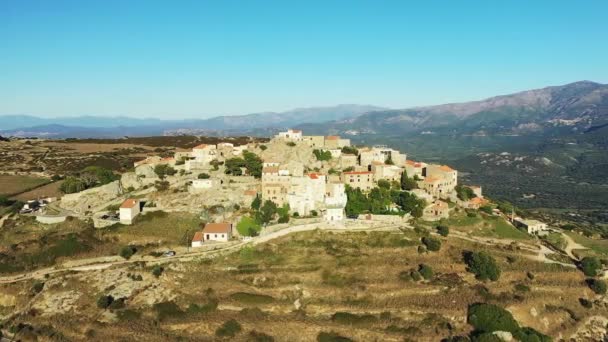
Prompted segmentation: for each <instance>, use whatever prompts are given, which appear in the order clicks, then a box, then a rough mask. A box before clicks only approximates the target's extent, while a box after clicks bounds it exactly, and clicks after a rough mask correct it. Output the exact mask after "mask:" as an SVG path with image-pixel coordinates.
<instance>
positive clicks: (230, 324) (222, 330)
mask: <svg viewBox="0 0 608 342" xmlns="http://www.w3.org/2000/svg"><path fill="white" fill-rule="evenodd" d="M241 330H242V328H241V325H240V324H239V322H237V321H236V320H234V319H231V320H229V321H226V322H224V324H222V326H221V327H219V328H217V330H216V331H215V336H217V337H234V336H236V334H238V333H239V332H241Z"/></svg>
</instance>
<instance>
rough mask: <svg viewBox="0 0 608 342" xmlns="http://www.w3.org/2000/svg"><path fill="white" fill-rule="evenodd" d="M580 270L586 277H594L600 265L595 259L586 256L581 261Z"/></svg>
mask: <svg viewBox="0 0 608 342" xmlns="http://www.w3.org/2000/svg"><path fill="white" fill-rule="evenodd" d="M580 268H581V271H583V273H584V274H585V275H586V276H587V277H595V276H597V275H598V271H599V270H600V269H601V268H602V263H601V262H600V260H599V259H598V258H596V257H588V256H587V257H584V258H583V259H582V260H581V263H580Z"/></svg>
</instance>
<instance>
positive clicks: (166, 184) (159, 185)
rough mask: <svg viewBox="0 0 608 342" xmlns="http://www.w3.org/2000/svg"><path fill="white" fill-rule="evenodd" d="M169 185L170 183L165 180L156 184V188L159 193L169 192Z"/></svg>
mask: <svg viewBox="0 0 608 342" xmlns="http://www.w3.org/2000/svg"><path fill="white" fill-rule="evenodd" d="M169 185H170V183H169V182H168V181H165V180H163V181H156V182H154V187H155V188H156V190H158V191H167V190H169Z"/></svg>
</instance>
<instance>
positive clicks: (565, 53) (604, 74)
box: [0, 0, 608, 118]
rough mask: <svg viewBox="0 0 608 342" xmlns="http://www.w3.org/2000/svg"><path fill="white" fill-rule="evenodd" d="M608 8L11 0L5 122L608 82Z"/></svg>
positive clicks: (594, 4)
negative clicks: (18, 117) (11, 117)
mask: <svg viewBox="0 0 608 342" xmlns="http://www.w3.org/2000/svg"><path fill="white" fill-rule="evenodd" d="M607 16H608V1H605V0H597V1H561V0H551V1H537V0H535V1H530V0H517V1H516V0H509V1H489V0H483V1H482V0H480V1H465V0H462V1H452V0H445V1H427V0H425V1H420V0H418V1H406V0H401V1H333V0H325V1H285V0H281V1H254V0H240V1H231V0H218V1H202V0H201V1H179V0H176V1H169V0H167V1H152V0H142V1H128V0H120V1H111V0H103V1H93V0H86V1H85V0H75V1H60V0H53V1H49V0H40V1H29V0H0V114H34V115H44V116H72V115H84V114H95V115H120V114H122V115H139V116H146V117H163V118H178V117H206V116H213V115H219V114H228V115H230V114H244V113H251V112H259V111H281V110H287V109H291V108H294V107H307V106H319V105H334V104H340V103H358V104H374V105H380V106H387V107H392V108H404V107H410V106H417V105H427V104H440V103H445V102H455V101H468V100H474V99H480V98H484V97H489V96H493V95H498V94H504V93H510V92H515V91H519V90H526V89H530V88H537V87H543V86H548V85H558V84H564V83H569V82H573V81H577V80H583V79H587V80H592V81H596V82H601V83H608V22H607V20H608V19H607Z"/></svg>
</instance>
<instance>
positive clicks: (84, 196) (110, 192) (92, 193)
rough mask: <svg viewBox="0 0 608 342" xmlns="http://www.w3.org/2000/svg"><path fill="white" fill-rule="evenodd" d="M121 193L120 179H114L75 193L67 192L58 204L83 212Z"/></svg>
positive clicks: (94, 208)
mask: <svg viewBox="0 0 608 342" xmlns="http://www.w3.org/2000/svg"><path fill="white" fill-rule="evenodd" d="M122 193H123V189H122V186H121V184H120V181H114V182H112V183H108V184H106V185H102V186H99V187H96V188H91V189H87V190H84V191H81V192H78V193H75V194H67V195H65V196H63V197H62V198H61V201H60V202H59V206H60V207H61V208H63V209H66V210H70V211H73V212H75V213H77V214H84V213H85V212H87V211H94V210H97V209H99V208H98V207H99V206H102V205H104V203H107V202H108V201H111V200H113V199H115V198H116V197H118V196H120V195H121V194H122Z"/></svg>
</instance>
